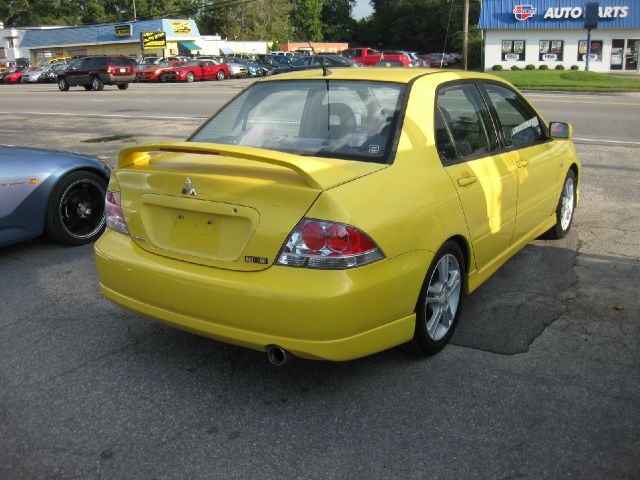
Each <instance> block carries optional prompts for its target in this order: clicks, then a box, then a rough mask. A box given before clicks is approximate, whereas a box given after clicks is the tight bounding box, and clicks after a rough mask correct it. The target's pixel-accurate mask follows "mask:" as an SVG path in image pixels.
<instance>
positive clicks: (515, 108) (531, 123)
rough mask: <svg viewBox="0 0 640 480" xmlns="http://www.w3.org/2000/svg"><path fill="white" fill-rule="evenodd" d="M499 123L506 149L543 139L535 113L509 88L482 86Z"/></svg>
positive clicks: (489, 84) (490, 85) (491, 85)
mask: <svg viewBox="0 0 640 480" xmlns="http://www.w3.org/2000/svg"><path fill="white" fill-rule="evenodd" d="M484 89H485V91H486V92H487V96H488V97H489V100H490V101H491V103H492V104H493V107H494V108H495V110H496V114H497V115H498V120H499V121H500V127H501V128H502V133H503V135H504V140H505V143H506V145H507V146H508V147H520V146H523V145H527V144H530V143H533V142H536V141H538V140H541V139H542V138H544V135H543V131H542V123H541V122H540V119H539V118H538V115H536V113H535V111H534V110H533V109H532V108H531V107H530V106H529V104H527V103H526V101H525V100H523V99H522V98H521V97H520V96H519V95H518V94H517V93H516V92H514V91H513V90H511V89H510V88H507V87H503V86H501V85H495V84H491V83H487V84H484Z"/></svg>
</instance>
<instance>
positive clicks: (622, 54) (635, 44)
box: [609, 38, 640, 72]
mask: <svg viewBox="0 0 640 480" xmlns="http://www.w3.org/2000/svg"><path fill="white" fill-rule="evenodd" d="M639 52H640V40H630V39H624V38H618V39H614V40H613V42H611V66H610V67H609V68H610V69H611V70H625V71H627V72H629V71H631V72H637V71H638V53H639Z"/></svg>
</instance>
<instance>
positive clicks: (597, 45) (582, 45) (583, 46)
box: [578, 40, 602, 62]
mask: <svg viewBox="0 0 640 480" xmlns="http://www.w3.org/2000/svg"><path fill="white" fill-rule="evenodd" d="M586 57H587V41H586V40H580V41H579V42H578V61H579V62H584V61H586V59H587V58H586ZM589 61H590V62H601V61H602V40H591V57H590V58H589Z"/></svg>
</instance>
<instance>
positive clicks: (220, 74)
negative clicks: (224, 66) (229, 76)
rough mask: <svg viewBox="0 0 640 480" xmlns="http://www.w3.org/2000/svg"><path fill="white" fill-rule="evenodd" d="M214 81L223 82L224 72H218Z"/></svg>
mask: <svg viewBox="0 0 640 480" xmlns="http://www.w3.org/2000/svg"><path fill="white" fill-rule="evenodd" d="M216 79H217V80H224V70H218V72H217V73H216Z"/></svg>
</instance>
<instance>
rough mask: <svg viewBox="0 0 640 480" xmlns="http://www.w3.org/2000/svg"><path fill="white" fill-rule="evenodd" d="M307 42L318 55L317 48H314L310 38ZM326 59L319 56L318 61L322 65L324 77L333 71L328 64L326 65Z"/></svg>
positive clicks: (314, 54) (312, 51)
mask: <svg viewBox="0 0 640 480" xmlns="http://www.w3.org/2000/svg"><path fill="white" fill-rule="evenodd" d="M307 44H308V45H309V47H310V48H311V53H313V56H314V57H317V56H318V55H317V54H316V49H315V48H313V45H311V42H310V41H309V40H307ZM312 61H313V60H312ZM324 61H325V60H324V58H319V59H318V63H320V66H321V67H322V76H323V77H328V76H329V75H331V74H332V73H333V72H332V71H331V70H329V69H328V68H327V66H326V65H325V63H324Z"/></svg>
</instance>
